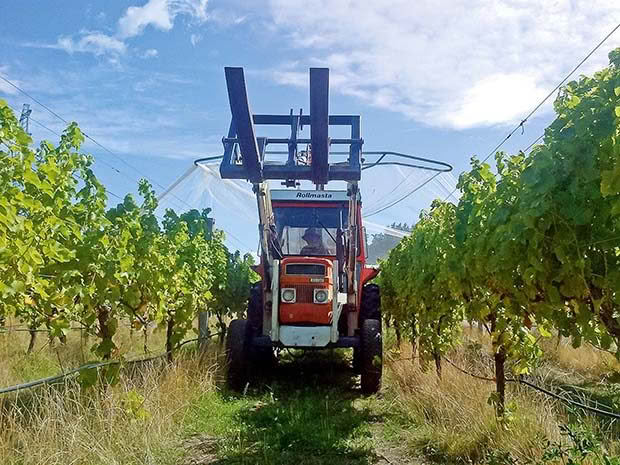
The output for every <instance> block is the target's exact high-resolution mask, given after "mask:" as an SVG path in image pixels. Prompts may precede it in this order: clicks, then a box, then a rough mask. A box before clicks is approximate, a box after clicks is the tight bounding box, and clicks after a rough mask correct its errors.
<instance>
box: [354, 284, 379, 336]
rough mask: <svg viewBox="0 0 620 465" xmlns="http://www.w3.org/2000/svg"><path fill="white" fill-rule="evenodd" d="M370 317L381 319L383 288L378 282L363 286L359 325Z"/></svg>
mask: <svg viewBox="0 0 620 465" xmlns="http://www.w3.org/2000/svg"><path fill="white" fill-rule="evenodd" d="M368 319H372V320H379V321H381V288H379V286H378V285H377V284H366V285H364V287H362V301H361V302H360V323H359V327H360V328H361V327H362V322H363V321H364V320H368Z"/></svg>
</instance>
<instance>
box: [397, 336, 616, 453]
mask: <svg viewBox="0 0 620 465" xmlns="http://www.w3.org/2000/svg"><path fill="white" fill-rule="evenodd" d="M465 336H466V338H468V339H469V341H470V343H469V344H468V343H466V344H464V345H463V346H461V347H459V348H458V349H457V350H455V351H454V352H453V353H452V354H450V360H452V361H453V362H454V364H455V365H457V366H459V367H462V368H466V369H467V370H469V371H473V372H475V373H476V374H480V375H484V376H486V377H490V378H492V377H493V366H492V359H491V357H490V353H489V349H490V344H489V341H488V339H487V338H486V337H485V336H484V335H480V334H479V333H478V332H477V331H475V330H474V331H470V330H469V329H466V330H465ZM472 342H473V343H472ZM553 345H554V346H555V343H554V344H553ZM546 349H549V348H546ZM548 353H549V355H548V357H547V355H546V356H545V359H544V361H543V363H542V365H541V366H540V367H539V368H538V369H537V370H536V371H537V373H536V376H537V377H539V379H541V380H542V379H543V378H550V377H552V376H554V375H555V374H557V372H558V371H562V370H563V371H565V372H566V373H570V374H571V375H572V378H573V379H574V378H575V377H577V378H578V379H590V380H592V379H595V380H599V379H601V378H604V377H605V376H606V375H607V374H608V373H609V372H610V370H611V371H613V370H617V369H618V366H619V365H618V363H617V362H616V361H615V360H614V359H613V357H611V359H610V357H609V354H607V353H604V352H601V351H599V350H596V349H594V348H592V347H589V346H588V347H582V348H580V349H573V348H572V347H570V346H568V345H566V344H565V343H562V344H560V345H559V346H558V347H554V348H553V350H550V349H549V352H548ZM390 358H391V359H392V361H389V359H390ZM410 358H411V349H410V347H409V345H407V346H405V345H403V347H401V349H400V352H398V354H397V355H393V356H391V357H390V356H388V357H387V359H388V361H387V364H388V370H386V378H387V379H386V383H385V384H386V385H387V386H388V389H387V396H388V397H389V399H390V400H392V401H393V402H394V405H395V407H396V410H397V411H398V412H399V414H401V415H403V416H404V418H403V426H404V431H405V433H404V438H405V439H406V440H407V441H408V443H409V445H410V448H411V450H412V451H419V450H420V449H422V450H423V451H424V452H425V454H426V455H428V456H431V457H433V458H435V459H436V460H438V461H440V462H441V463H472V462H473V463H477V462H479V461H480V460H482V459H483V458H484V456H485V455H486V454H488V453H490V452H494V453H496V454H500V455H501V454H510V456H511V457H512V458H514V459H518V460H520V463H524V462H528V461H530V460H536V459H539V458H540V456H541V454H542V452H543V449H544V446H545V443H546V441H547V440H550V441H552V442H555V441H561V440H563V439H564V440H565V438H563V437H562V435H561V431H560V425H562V424H566V423H568V422H569V419H568V417H567V414H566V411H565V409H564V408H563V406H562V405H561V404H558V402H557V401H554V400H552V399H549V398H547V397H545V396H544V395H542V394H539V393H536V392H535V391H531V390H529V388H526V387H524V386H519V385H516V384H508V391H507V401H508V410H509V413H508V415H507V421H505V422H500V421H498V420H497V419H496V416H495V411H494V408H493V406H492V405H490V404H489V402H488V399H489V396H490V394H491V393H492V392H493V391H494V389H495V385H494V383H493V382H489V381H483V380H478V379H475V378H472V377H471V376H469V375H467V374H464V373H462V372H460V371H458V370H457V369H455V368H454V367H452V366H451V365H450V364H449V363H447V362H446V361H445V360H444V361H443V370H442V379H441V380H439V379H438V377H437V375H436V372H435V369H434V366H429V370H428V371H426V372H424V371H422V370H421V369H420V365H419V363H418V361H417V359H415V358H414V359H413V360H411V359H410ZM553 370H555V371H554V372H553V373H551V371H553ZM587 422H589V423H590V425H591V427H592V429H593V430H595V431H596V430H597V428H599V425H598V424H597V422H596V421H595V420H593V419H592V420H587ZM598 431H599V433H602V430H600V429H599V430H598ZM601 435H602V436H603V438H604V439H605V441H607V442H606V444H605V445H606V447H607V449H608V450H612V451H616V452H617V451H618V444H619V443H618V441H617V438H616V439H614V438H612V437H605V433H603V434H601ZM583 463H584V464H586V463H588V462H587V461H584V462H583Z"/></svg>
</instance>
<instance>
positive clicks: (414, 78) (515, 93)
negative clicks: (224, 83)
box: [270, 0, 620, 129]
mask: <svg viewBox="0 0 620 465" xmlns="http://www.w3.org/2000/svg"><path fill="white" fill-rule="evenodd" d="M270 7H271V13H272V16H273V21H274V24H275V25H276V27H277V30H278V32H279V33H281V34H284V35H285V36H288V38H289V39H290V40H291V43H292V47H294V48H296V49H298V51H297V52H296V53H297V54H302V55H303V56H304V57H305V58H304V60H303V67H302V66H300V65H298V64H287V63H283V64H282V66H281V68H280V69H278V70H276V71H275V72H274V73H272V76H273V78H274V79H275V80H276V81H277V82H280V83H284V84H289V85H295V86H307V83H308V75H307V67H308V66H309V65H310V66H312V65H318V66H329V67H330V68H331V76H330V81H331V86H332V88H333V89H334V90H335V91H337V92H340V93H342V94H346V95H350V96H354V97H356V98H359V99H361V100H363V101H365V102H367V103H369V104H371V105H375V106H378V107H381V108H386V109H390V110H394V111H398V112H401V113H403V114H405V115H407V116H408V117H410V118H412V119H414V120H416V121H419V122H423V123H425V124H429V125H432V126H440V127H450V128H456V129H464V128H470V127H478V126H489V125H496V124H512V123H514V122H515V121H516V122H518V121H520V119H521V118H523V117H524V116H525V115H526V114H527V113H528V111H529V110H530V109H532V108H533V107H534V106H535V105H536V103H538V101H540V100H541V99H542V97H544V96H545V95H546V94H547V93H548V92H549V91H550V90H551V89H552V88H553V87H554V86H555V85H556V84H557V83H558V82H559V81H560V80H561V79H562V78H563V77H564V75H565V74H566V73H567V72H568V71H569V70H570V69H572V67H573V66H574V65H575V64H576V63H577V62H578V61H579V60H580V59H581V58H582V57H584V56H585V55H586V53H587V52H589V51H590V49H591V48H592V47H593V46H594V45H595V44H596V43H598V42H599V41H600V40H601V39H602V38H603V37H604V36H605V35H606V34H607V33H608V32H609V31H610V30H611V29H612V27H613V26H614V25H616V24H617V23H618V22H619V21H620V3H619V2H617V0H598V1H596V2H592V3H591V2H572V1H570V0H555V1H544V2H540V1H539V0H501V1H500V0H491V1H488V0H453V1H451V2H450V3H449V6H448V5H446V6H445V7H438V6H437V2H435V1H433V0H420V1H418V2H411V1H409V0H391V1H389V2H370V1H369V2H357V3H355V2H353V1H352V0H340V1H337V0H270ZM301 12H303V14H302V13H301ZM334 18H343V20H342V21H334ZM619 45H620V31H619V32H617V33H616V35H615V36H614V37H612V38H611V39H610V40H609V41H608V42H607V43H606V44H605V45H604V46H603V47H602V49H601V50H600V53H597V54H596V55H595V56H594V57H592V59H591V60H590V61H589V62H588V63H587V66H584V67H583V68H582V69H580V72H591V71H592V70H594V69H596V68H599V67H601V66H604V65H605V64H606V63H607V60H606V54H607V51H609V50H610V49H611V48H613V47H617V46H619ZM549 108H550V106H549V105H548V106H546V107H545V109H546V110H548V109H549Z"/></svg>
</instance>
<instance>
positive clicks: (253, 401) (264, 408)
mask: <svg viewBox="0 0 620 465" xmlns="http://www.w3.org/2000/svg"><path fill="white" fill-rule="evenodd" d="M349 366H350V362H349V361H347V360H346V359H345V358H344V357H343V356H342V354H341V353H337V352H328V351H325V352H311V353H306V354H304V355H303V356H301V357H299V358H297V356H295V358H293V357H291V356H288V355H285V356H284V357H281V360H280V362H279V364H278V366H277V367H276V368H275V369H274V370H272V371H271V372H270V373H264V374H262V376H261V378H260V381H259V382H258V383H255V384H254V385H253V386H250V387H249V389H248V391H247V392H246V395H245V396H243V395H235V394H232V393H227V392H225V393H224V394H222V395H216V394H214V396H217V398H214V397H213V396H211V397H210V398H205V399H204V402H203V405H202V408H203V414H204V415H207V416H210V418H205V417H204V416H203V417H202V418H200V419H198V418H195V420H198V424H195V425H194V427H193V428H191V429H192V430H193V431H194V433H195V434H200V432H202V433H203V434H204V433H207V434H208V435H209V434H210V435H213V436H215V437H217V438H218V439H217V440H216V441H215V446H214V448H215V450H214V452H215V453H214V456H217V459H215V458H214V459H213V460H209V461H205V462H202V463H209V464H214V465H215V464H217V465H232V464H294V465H318V464H369V463H375V462H376V459H377V457H376V455H375V454H374V452H373V447H372V435H371V432H370V429H369V423H372V422H373V421H379V420H380V418H379V417H377V416H376V415H373V414H372V411H371V409H370V403H371V402H372V400H371V399H365V398H361V395H360V391H359V387H358V386H357V381H358V378H357V377H355V375H354V374H353V372H352V370H351V369H350V367H349ZM194 463H201V462H199V461H195V462H194Z"/></svg>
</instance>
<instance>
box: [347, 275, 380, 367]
mask: <svg viewBox="0 0 620 465" xmlns="http://www.w3.org/2000/svg"><path fill="white" fill-rule="evenodd" d="M369 319H370V320H379V331H381V289H380V288H379V286H378V285H377V284H366V285H364V287H363V288H362V301H361V304H360V316H359V323H358V324H359V327H360V328H362V327H363V326H364V321H365V320H369ZM361 372H362V349H361V347H356V348H354V349H353V373H361Z"/></svg>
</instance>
